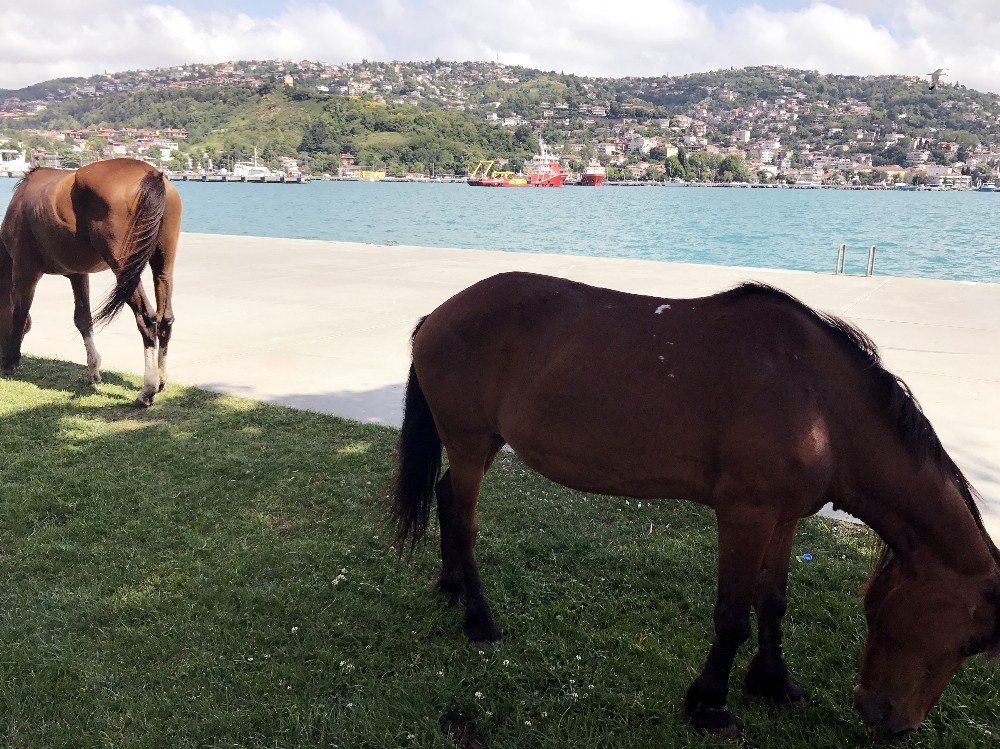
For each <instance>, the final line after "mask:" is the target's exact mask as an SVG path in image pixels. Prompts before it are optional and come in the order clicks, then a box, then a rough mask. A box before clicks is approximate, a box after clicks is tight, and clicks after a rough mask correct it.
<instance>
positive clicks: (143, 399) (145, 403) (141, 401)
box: [134, 393, 153, 408]
mask: <svg viewBox="0 0 1000 749" xmlns="http://www.w3.org/2000/svg"><path fill="white" fill-rule="evenodd" d="M134 405H135V406H137V407H138V408H149V407H150V406H152V405H153V396H152V395H147V394H146V393H139V397H138V398H136V399H135V404H134Z"/></svg>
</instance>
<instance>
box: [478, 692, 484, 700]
mask: <svg viewBox="0 0 1000 749" xmlns="http://www.w3.org/2000/svg"><path fill="white" fill-rule="evenodd" d="M482 698H483V693H482V692H476V699H477V700H481V699H482Z"/></svg>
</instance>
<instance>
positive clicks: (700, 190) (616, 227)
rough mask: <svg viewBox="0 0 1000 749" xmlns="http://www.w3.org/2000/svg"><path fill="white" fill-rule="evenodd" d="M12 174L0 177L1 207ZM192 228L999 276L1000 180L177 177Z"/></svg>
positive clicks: (718, 261) (731, 262)
mask: <svg viewBox="0 0 1000 749" xmlns="http://www.w3.org/2000/svg"><path fill="white" fill-rule="evenodd" d="M15 184H16V183H15V181H14V180H11V179H0V208H5V207H6V204H7V202H8V200H9V199H10V194H11V192H12V191H13V188H14V185H15ZM174 184H175V185H176V186H177V189H178V190H179V191H180V193H181V196H182V198H183V200H184V220H183V228H184V230H185V231H190V232H206V233H212V234H237V235H240V234H242V235H249V236H271V237H292V238H303V239H329V240H342V241H351V242H370V243H373V244H386V243H390V242H391V243H396V244H413V245H428V246H437V247H458V248H483V249H492V250H505V251H510V252H547V253H558V254H573V255H591V256H603V257H627V258H644V259H648V260H665V261H676V262H688V263H709V264H713V265H740V266H751V267H759V268H785V269H794V270H809V271H820V272H832V271H833V270H834V267H835V265H836V260H837V250H838V248H839V247H840V245H841V244H846V245H847V248H848V249H847V266H846V270H847V272H854V273H863V272H864V268H865V262H866V259H867V255H868V248H869V247H870V246H871V245H876V247H877V257H876V262H875V273H876V274H877V275H892V276H919V277H925V278H947V279H957V280H970V281H992V282H1000V193H978V192H933V191H927V192H902V191H898V192H897V191H847V190H753V189H722V188H707V187H686V186H680V185H671V186H666V187H610V186H604V187H599V188H585V187H564V188H562V189H501V188H494V189H488V188H473V187H469V186H468V185H465V184H439V183H431V184H426V183H384V182H321V181H316V182H312V183H309V184H304V185H298V184H296V185H291V184H284V185H282V184H266V185H264V184H245V183H225V184H220V183H201V182H175V183H174Z"/></svg>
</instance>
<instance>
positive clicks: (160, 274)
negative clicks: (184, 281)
mask: <svg viewBox="0 0 1000 749" xmlns="http://www.w3.org/2000/svg"><path fill="white" fill-rule="evenodd" d="M161 241H162V240H161ZM175 245H176V242H174V245H172V246H171V247H170V248H168V249H166V250H165V249H163V247H161V248H160V249H159V250H157V252H156V253H155V254H154V255H153V257H152V258H151V259H150V261H149V266H150V269H151V270H152V271H153V295H154V296H155V297H156V337H157V341H158V343H159V349H158V351H157V356H156V368H157V374H158V376H159V385H158V388H157V389H158V390H163V388H164V387H166V384H167V349H168V348H169V347H170V335H171V333H172V332H173V328H174V308H173V292H174V254H175Z"/></svg>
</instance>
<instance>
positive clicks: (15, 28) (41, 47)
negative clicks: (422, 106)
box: [0, 0, 388, 88]
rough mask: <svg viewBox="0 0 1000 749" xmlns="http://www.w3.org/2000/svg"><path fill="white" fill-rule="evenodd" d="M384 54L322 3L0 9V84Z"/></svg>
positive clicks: (109, 1)
mask: <svg viewBox="0 0 1000 749" xmlns="http://www.w3.org/2000/svg"><path fill="white" fill-rule="evenodd" d="M387 54H388V52H387V51H386V49H385V48H384V47H383V46H382V45H381V43H380V42H379V40H378V38H377V37H376V36H375V35H374V34H373V33H371V32H370V31H367V30H365V29H364V28H362V27H361V26H360V25H358V24H356V23H354V22H352V21H351V20H349V19H348V18H347V17H346V16H345V15H344V14H343V13H342V12H341V11H339V10H337V9H336V8H333V7H331V6H330V5H329V4H326V3H298V2H296V3H289V4H288V5H286V6H285V8H284V9H283V10H282V11H281V12H280V13H279V14H276V15H275V16H273V17H270V18H253V17H251V16H249V15H247V14H246V13H240V12H234V11H230V12H219V11H216V12H207V13H190V12H185V11H183V10H181V9H180V8H177V7H175V6H171V5H153V4H141V5H137V4H134V3H129V2H122V1H121V0H93V1H92V2H90V3H86V4H79V3H68V2H60V1H59V0H41V1H40V2H34V3H31V4H30V5H29V4H27V3H26V4H24V5H20V6H19V7H18V8H9V9H6V10H5V11H4V13H3V14H2V16H0V71H2V72H0V86H5V87H8V88H9V87H15V86H23V85H26V84H29V83H35V82H38V81H41V80H45V79H47V78H53V77H60V76H71V75H92V74H93V73H96V72H100V71H102V70H125V69H135V68H146V67H157V66H164V65H175V64H179V63H182V62H212V61H222V60H230V59H250V58H256V59H269V58H277V59H301V58H302V57H304V56H312V57H314V58H321V59H328V60H360V59H361V58H363V57H369V58H380V57H385V56H386V55H387Z"/></svg>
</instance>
